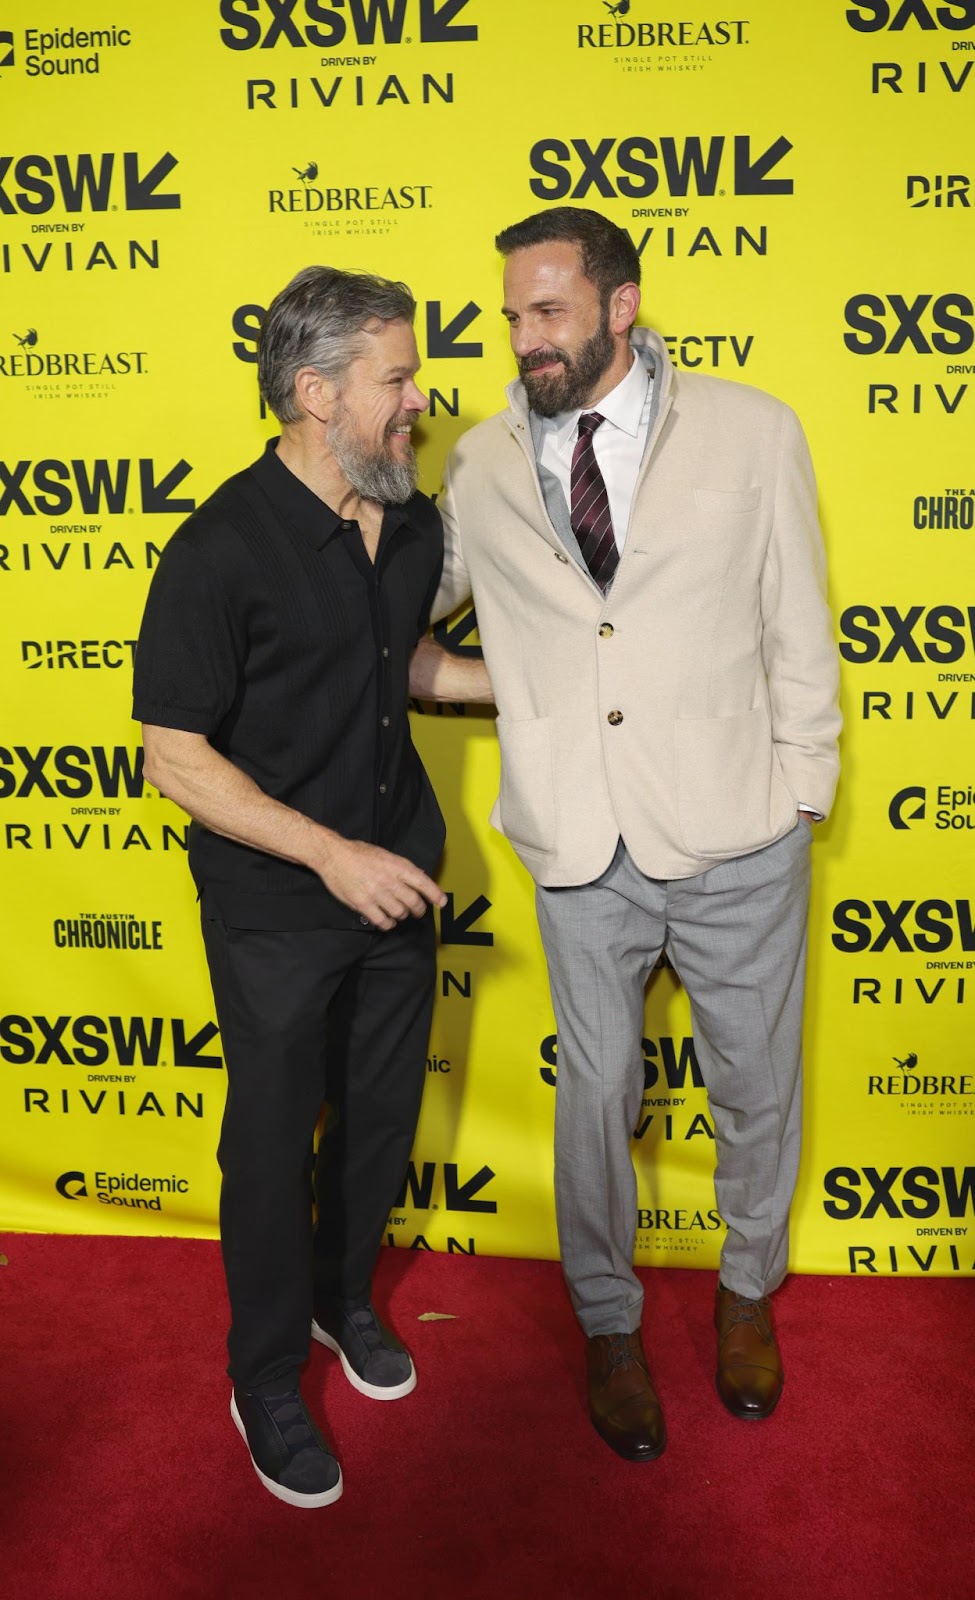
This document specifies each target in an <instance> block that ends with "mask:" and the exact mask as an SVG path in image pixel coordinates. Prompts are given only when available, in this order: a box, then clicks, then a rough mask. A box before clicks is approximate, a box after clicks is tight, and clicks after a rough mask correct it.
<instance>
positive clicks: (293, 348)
mask: <svg viewBox="0 0 975 1600" xmlns="http://www.w3.org/2000/svg"><path fill="white" fill-rule="evenodd" d="M415 314H416V301H415V300H414V298H413V295H412V293H411V291H410V290H409V289H408V288H407V286H406V284H405V283H391V282H390V280H389V279H388V278H377V277H376V276H375V275H374V274H373V273H371V272H342V271H340V270H339V268H338V267H305V269H304V271H302V272H299V273H298V275H297V277H295V278H292V280H291V282H290V283H289V284H286V285H285V287H284V288H283V289H282V290H281V292H280V294H277V295H275V297H274V299H273V300H272V301H271V304H270V306H269V307H268V311H267V316H266V317H265V318H264V322H263V324H262V327H261V332H260V336H259V338H258V342H257V360H258V366H257V373H258V381H259V383H260V387H261V393H262V394H263V396H264V398H265V400H266V401H267V403H268V405H269V406H270V408H271V410H272V411H273V412H274V415H275V416H276V417H277V418H278V419H279V421H281V422H300V421H301V417H302V411H301V408H300V407H299V406H298V404H297V402H296V400H295V377H296V376H297V374H298V373H299V372H300V370H301V368H302V367H316V368H317V369H318V371H319V372H320V373H321V374H322V376H323V377H325V378H331V379H333V380H334V381H335V382H336V383H337V382H338V381H339V380H340V379H341V377H342V375H343V373H344V372H345V369H346V367H348V366H349V365H350V363H351V362H353V361H354V360H355V358H356V357H357V356H359V355H361V354H362V352H363V349H364V348H365V340H364V339H363V337H362V336H363V334H364V333H366V332H367V331H368V329H369V325H370V323H376V322H380V323H383V322H412V321H413V318H414V316H415Z"/></svg>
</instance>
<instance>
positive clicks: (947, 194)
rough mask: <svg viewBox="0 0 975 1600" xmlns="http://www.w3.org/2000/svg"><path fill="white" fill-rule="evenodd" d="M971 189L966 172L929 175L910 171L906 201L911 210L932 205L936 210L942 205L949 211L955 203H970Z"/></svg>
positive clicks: (963, 204) (960, 204)
mask: <svg viewBox="0 0 975 1600" xmlns="http://www.w3.org/2000/svg"><path fill="white" fill-rule="evenodd" d="M971 189H972V180H971V178H970V177H969V176H968V174H967V173H966V172H937V173H934V174H933V175H931V176H925V175H924V174H923V173H921V172H910V173H908V176H907V203H908V205H909V206H910V208H911V210H912V211H920V210H921V209H922V207H924V206H934V208H935V210H936V211H937V210H940V209H941V208H942V207H944V209H945V210H946V211H950V210H951V208H952V206H955V205H958V206H970V205H971V203H972V202H971V199H970V198H969V196H970V195H971Z"/></svg>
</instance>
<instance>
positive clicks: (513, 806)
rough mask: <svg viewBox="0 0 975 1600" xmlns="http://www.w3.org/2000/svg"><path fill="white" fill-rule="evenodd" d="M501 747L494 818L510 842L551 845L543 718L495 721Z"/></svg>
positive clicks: (551, 783) (550, 771)
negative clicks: (495, 814) (499, 781)
mask: <svg viewBox="0 0 975 1600" xmlns="http://www.w3.org/2000/svg"><path fill="white" fill-rule="evenodd" d="M496 726H497V730H498V742H499V744H500V746H501V792H500V793H499V795H498V804H497V820H498V823H499V826H500V828H501V832H502V833H503V834H504V836H505V838H506V839H510V840H511V842H512V844H516V845H518V844H520V845H524V846H525V847H526V848H528V849H530V850H551V849H552V848H553V847H554V845H555V777H554V765H553V758H552V729H551V723H550V722H549V719H548V718H547V717H535V718H532V719H531V720H530V721H527V722H506V721H505V720H504V718H502V717H499V718H498V720H497V724H496Z"/></svg>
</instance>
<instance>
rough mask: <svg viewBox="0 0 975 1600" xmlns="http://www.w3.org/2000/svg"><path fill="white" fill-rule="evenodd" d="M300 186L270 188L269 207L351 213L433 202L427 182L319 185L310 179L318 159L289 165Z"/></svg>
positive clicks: (315, 174) (418, 207)
mask: <svg viewBox="0 0 975 1600" xmlns="http://www.w3.org/2000/svg"><path fill="white" fill-rule="evenodd" d="M291 170H292V172H294V173H296V174H297V176H298V178H299V180H300V183H301V187H300V188H291V189H269V190H268V192H267V195H268V207H267V208H268V210H269V211H271V212H274V211H283V212H295V211H297V212H302V213H311V214H314V213H315V212H317V211H323V212H325V213H326V214H329V213H336V212H348V213H350V214H352V215H355V214H356V213H360V212H367V211H387V212H388V211H413V210H414V209H415V210H417V211H426V210H427V209H428V207H429V206H430V205H431V204H432V202H431V200H430V199H429V196H430V195H431V194H432V193H433V188H432V186H431V185H430V184H429V183H403V184H400V185H399V186H398V187H395V186H387V187H386V188H383V187H382V186H381V185H379V184H362V185H358V186H352V185H348V184H344V185H342V186H341V187H335V188H327V189H319V188H316V187H315V186H314V183H313V180H314V179H315V178H317V177H318V170H319V169H318V162H317V161H309V163H308V165H307V166H306V167H304V168H298V167H292V169H291Z"/></svg>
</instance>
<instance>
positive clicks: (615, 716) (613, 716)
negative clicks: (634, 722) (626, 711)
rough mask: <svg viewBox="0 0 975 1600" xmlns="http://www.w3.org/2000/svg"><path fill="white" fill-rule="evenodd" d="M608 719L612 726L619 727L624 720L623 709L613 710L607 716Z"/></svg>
mask: <svg viewBox="0 0 975 1600" xmlns="http://www.w3.org/2000/svg"><path fill="white" fill-rule="evenodd" d="M606 721H607V722H608V723H609V725H610V727H611V728H618V727H619V725H620V723H621V722H622V721H623V713H622V711H611V712H610V713H609V716H608V717H607V718H606Z"/></svg>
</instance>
